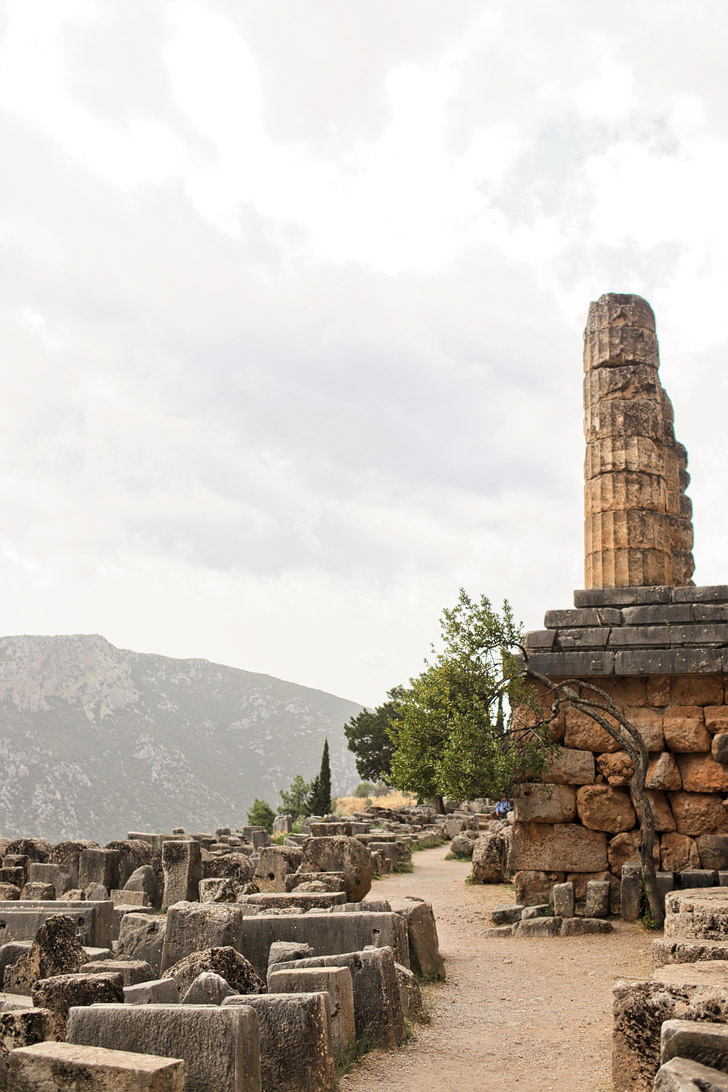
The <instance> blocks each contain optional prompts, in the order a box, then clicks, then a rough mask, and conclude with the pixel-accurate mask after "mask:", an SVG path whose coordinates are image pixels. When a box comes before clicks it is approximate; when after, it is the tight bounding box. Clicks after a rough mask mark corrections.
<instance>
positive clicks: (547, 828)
mask: <svg viewBox="0 0 728 1092" xmlns="http://www.w3.org/2000/svg"><path fill="white" fill-rule="evenodd" d="M511 868H512V869H513V870H514V871H520V870H525V871H543V872H558V871H560V872H604V871H606V870H607V869H608V868H609V864H608V861H607V835H606V834H605V833H604V832H603V831H598V830H588V829H587V828H586V827H582V826H579V825H578V824H577V823H564V824H554V825H552V824H548V823H514V824H513V844H512V849H511Z"/></svg>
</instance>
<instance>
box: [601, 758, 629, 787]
mask: <svg viewBox="0 0 728 1092" xmlns="http://www.w3.org/2000/svg"><path fill="white" fill-rule="evenodd" d="M597 769H598V770H599V773H600V774H601V775H602V776H603V777H604V778H605V779H606V781H607V783H608V784H609V785H612V786H613V787H614V788H619V787H620V786H621V787H624V786H625V785H629V783H630V781H631V779H632V776H633V774H634V763H633V762H632V759H631V758H630V757H629V755H628V754H627V752H626V751H615V752H614V753H613V754H605V755H599V758H598V759H597Z"/></svg>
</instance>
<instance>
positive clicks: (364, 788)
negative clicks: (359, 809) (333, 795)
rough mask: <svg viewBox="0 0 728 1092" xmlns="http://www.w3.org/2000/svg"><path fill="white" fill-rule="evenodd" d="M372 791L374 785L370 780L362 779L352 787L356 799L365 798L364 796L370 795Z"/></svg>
mask: <svg viewBox="0 0 728 1092" xmlns="http://www.w3.org/2000/svg"><path fill="white" fill-rule="evenodd" d="M373 792H374V786H373V785H372V783H371V781H362V782H361V784H359V785H357V787H356V788H355V789H354V796H355V797H356V798H357V800H366V798H367V797H368V796H371V795H372V793H373Z"/></svg>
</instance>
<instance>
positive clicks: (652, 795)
mask: <svg viewBox="0 0 728 1092" xmlns="http://www.w3.org/2000/svg"><path fill="white" fill-rule="evenodd" d="M647 798H648V800H649V801H650V803H651V805H652V811H653V813H654V816H655V830H656V831H658V832H659V833H662V832H663V831H670V830H675V816H674V815H673V814H672V808H671V807H670V802H669V800H668V799H667V796H666V794H665V793H664V792H658V791H657V790H656V789H648V790H647Z"/></svg>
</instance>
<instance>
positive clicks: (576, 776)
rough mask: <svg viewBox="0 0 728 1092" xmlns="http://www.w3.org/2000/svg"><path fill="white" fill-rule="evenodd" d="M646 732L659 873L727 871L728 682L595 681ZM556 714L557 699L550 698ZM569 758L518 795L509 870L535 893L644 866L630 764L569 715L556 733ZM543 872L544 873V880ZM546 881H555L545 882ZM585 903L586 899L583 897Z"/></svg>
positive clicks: (717, 678)
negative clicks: (636, 863) (624, 867)
mask: <svg viewBox="0 0 728 1092" xmlns="http://www.w3.org/2000/svg"><path fill="white" fill-rule="evenodd" d="M589 681H590V682H593V683H594V684H595V685H597V686H600V687H603V689H605V690H606V691H607V692H608V693H609V694H610V695H611V696H612V698H613V699H614V701H615V702H616V704H617V705H619V706H620V707H622V708H624V710H625V712H626V713H627V715H628V716H630V718H631V719H632V720H633V721H634V723H635V724H636V725H637V726H638V728H639V729H640V731H641V733H642V735H643V738H644V740H645V742H646V744H647V747H648V750H649V752H650V765H649V772H648V776H647V786H648V789H649V790H650V798H651V800H652V804H653V807H654V810H655V815H656V819H657V830H658V832H659V861H657V862H656V863H657V864H658V866H659V868H661V869H662V870H664V871H682V870H683V869H686V868H710V869H727V868H728V811H726V808H725V806H724V801H725V799H726V795H728V765H724V764H723V762H721V761H719V760H718V759H719V758H723V760H724V761H725V762H728V700H727V699H728V676H726V675H703V676H682V677H672V678H670V677H669V676H660V675H657V676H652V677H648V678H614V677H612V678H609V677H607V678H599V677H595V678H592V679H590V680H589ZM544 701H545V704H546V705H547V706H548V704H549V703H550V699H549V698H545V699H544ZM555 738H557V739H558V741H559V742H560V743H561V745H562V748H563V749H562V751H561V753H560V754H559V756H558V757H557V758H556V759H554V761H553V762H552V764H551V766H550V769H549V771H548V772H547V774H546V775H545V777H544V782H545V783H543V784H537V783H530V784H526V785H521V786H519V787H518V788H517V790H516V792H515V799H514V812H515V814H514V820H515V823H514V827H513V847H512V855H511V867H512V868H513V869H514V871H516V873H517V875H516V886H517V887H518V888H521V889H526V890H528V889H529V887H531V888H533V889H534V891H538V890H543V888H544V887H545V886H547V885H551V884H553V883H561V882H563V881H564V880H573V881H574V882H575V886H576V890H577V896H579V893H580V892H582V893H583V891H584V889H585V887H586V882H587V880H590V879H612V880H614V881H615V884H616V885H618V883H619V880H620V878H621V874H622V865H623V864H625V863H626V862H628V861H637V860H638V836H639V832H638V827H637V816H636V813H635V810H634V807H633V806H632V801H631V798H630V792H629V787H628V786H629V779H630V777H631V775H632V772H633V770H632V763H631V761H630V759H629V757H628V755H627V754H626V753H625V752H624V751H620V750H619V749H618V747H617V744H616V743H615V741H614V740H613V739H612V738H611V736H609V735H608V734H607V733H606V732H605V731H604V730H603V729H602V728H600V727H599V725H597V724H595V723H594V722H593V721H591V720H590V719H589V718H588V717H586V716H584V715H583V714H582V713H580V712H578V711H577V710H575V709H566V710H565V711H564V712H562V714H561V715H560V717H559V720H558V721H557V723H556V725H555ZM539 874H540V875H539ZM547 874H548V875H547ZM582 897H583V894H582Z"/></svg>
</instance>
